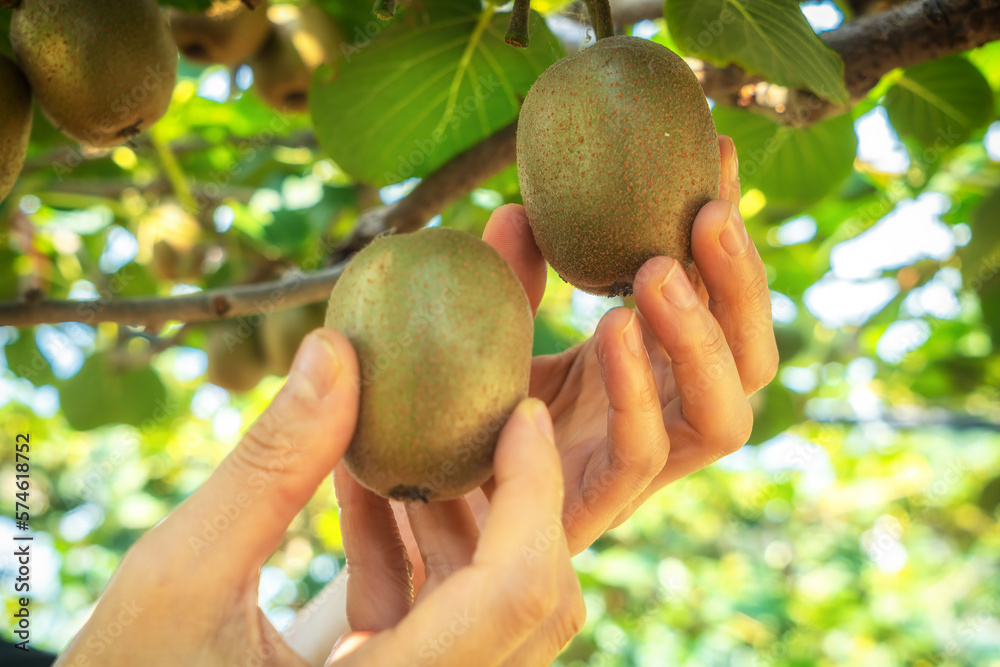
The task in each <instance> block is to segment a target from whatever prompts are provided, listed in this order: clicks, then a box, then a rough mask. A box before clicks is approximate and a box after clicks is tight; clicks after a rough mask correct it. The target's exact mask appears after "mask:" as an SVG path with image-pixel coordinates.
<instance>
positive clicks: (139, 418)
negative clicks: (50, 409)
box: [59, 353, 170, 431]
mask: <svg viewBox="0 0 1000 667" xmlns="http://www.w3.org/2000/svg"><path fill="white" fill-rule="evenodd" d="M166 397H167V391H166V388H165V387H164V386H163V382H161V381H160V377H159V376H158V375H157V374H156V373H155V372H154V371H153V370H152V369H151V368H148V367H143V368H131V369H125V370H118V369H117V368H115V365H114V364H113V363H112V361H111V359H110V357H109V356H108V355H107V354H105V353H98V354H94V355H93V356H91V357H90V358H88V359H87V360H86V361H85V362H83V367H82V368H81V369H80V372H79V373H77V374H76V375H74V376H73V377H71V378H69V379H68V380H66V381H64V382H61V383H59V401H60V405H61V406H62V413H63V415H65V417H66V421H68V422H69V425H70V426H71V427H72V428H74V429H76V430H78V431H88V430H90V429H94V428H98V427H100V426H104V425H105V424H116V423H121V424H131V425H132V426H139V425H141V424H143V422H145V421H147V420H150V419H163V418H166V417H168V416H170V415H168V414H167V413H166V412H165V408H166Z"/></svg>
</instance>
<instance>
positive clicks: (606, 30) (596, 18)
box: [586, 0, 615, 39]
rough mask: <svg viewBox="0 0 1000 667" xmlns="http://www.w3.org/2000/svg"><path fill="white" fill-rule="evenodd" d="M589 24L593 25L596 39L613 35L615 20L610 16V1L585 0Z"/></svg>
mask: <svg viewBox="0 0 1000 667" xmlns="http://www.w3.org/2000/svg"><path fill="white" fill-rule="evenodd" d="M586 5H587V13H588V14H590V25H592V26H594V34H595V35H596V37H597V39H605V38H607V37H614V36H615V22H614V19H613V18H612V17H611V3H609V2H608V0H586Z"/></svg>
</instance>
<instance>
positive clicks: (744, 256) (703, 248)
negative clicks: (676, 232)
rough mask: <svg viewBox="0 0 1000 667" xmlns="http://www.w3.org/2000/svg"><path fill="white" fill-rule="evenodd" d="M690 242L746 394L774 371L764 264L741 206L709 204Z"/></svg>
mask: <svg viewBox="0 0 1000 667" xmlns="http://www.w3.org/2000/svg"><path fill="white" fill-rule="evenodd" d="M691 245H692V249H693V251H694V257H695V261H696V262H697V264H698V267H699V269H700V271H701V274H702V279H703V280H704V281H705V285H706V287H707V288H708V292H709V294H710V295H711V296H712V305H711V310H712V314H713V315H715V319H716V320H718V322H719V325H720V326H721V327H722V332H723V334H724V335H725V337H726V340H727V341H728V342H729V348H730V349H731V350H732V353H733V358H734V359H735V360H736V367H737V368H738V369H739V373H740V380H741V382H742V385H743V390H744V393H745V394H746V395H748V396H749V395H750V394H753V393H754V392H755V391H757V390H758V389H760V388H761V387H763V386H764V385H766V384H767V383H768V382H770V381H771V380H772V379H773V378H774V374H775V372H777V369H778V347H777V344H776V343H775V340H774V328H773V326H772V323H771V293H770V291H769V289H768V286H767V274H766V272H765V271H764V263H763V262H762V261H761V259H760V255H758V254H757V249H756V248H754V246H753V243H752V242H751V241H750V237H749V235H748V234H747V230H746V227H745V226H744V224H743V219H742V217H741V216H740V212H739V209H738V208H737V207H736V206H735V205H733V204H730V203H729V202H725V201H714V202H711V203H710V204H707V205H706V206H705V207H704V208H702V210H701V212H700V213H698V217H697V218H696V219H695V223H694V229H693V231H692V243H691Z"/></svg>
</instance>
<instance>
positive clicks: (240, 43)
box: [167, 0, 273, 67]
mask: <svg viewBox="0 0 1000 667" xmlns="http://www.w3.org/2000/svg"><path fill="white" fill-rule="evenodd" d="M167 16H168V18H169V19H170V30H171V31H172V32H173V35H174V41H176V42H177V48H178V50H179V51H180V52H181V55H182V56H184V57H185V58H186V59H187V60H190V61H191V62H195V63H199V64H202V65H214V64H218V65H227V66H230V67H231V66H233V65H239V64H240V63H243V62H246V61H247V60H248V59H249V58H251V57H253V55H254V54H255V53H257V51H259V50H260V48H261V47H262V46H263V45H264V42H265V41H266V40H267V38H268V36H269V35H270V34H271V31H272V30H273V26H272V25H271V22H270V21H269V20H268V18H267V3H265V2H262V3H261V4H260V5H258V6H257V8H256V9H249V8H247V7H246V5H244V4H243V3H242V2H241V0H226V1H225V2H217V3H215V4H214V5H213V6H212V8H211V9H210V10H209V11H207V12H205V13H199V12H186V11H183V10H180V9H170V10H168V12H167Z"/></svg>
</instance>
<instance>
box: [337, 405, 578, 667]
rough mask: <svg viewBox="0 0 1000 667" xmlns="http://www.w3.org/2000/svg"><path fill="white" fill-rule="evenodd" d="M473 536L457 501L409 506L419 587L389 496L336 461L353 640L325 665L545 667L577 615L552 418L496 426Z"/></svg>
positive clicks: (523, 412)
mask: <svg viewBox="0 0 1000 667" xmlns="http://www.w3.org/2000/svg"><path fill="white" fill-rule="evenodd" d="M494 468H495V472H494V477H493V480H494V484H493V486H492V489H491V498H490V503H489V508H488V510H487V511H486V517H485V524H484V526H483V531H482V535H480V532H479V528H478V527H477V524H476V518H475V517H474V516H473V513H472V510H471V509H470V507H469V504H468V503H467V502H466V500H465V499H462V498H459V499H456V500H448V501H440V502H433V503H408V504H407V505H406V512H407V516H408V519H409V526H410V528H412V530H413V535H414V538H415V542H416V545H417V547H418V548H419V555H420V557H421V560H422V565H423V568H422V569H423V571H424V572H425V573H426V580H425V581H424V582H423V585H422V586H421V587H420V592H419V593H418V594H417V596H416V601H415V602H414V601H413V600H412V598H413V590H414V587H413V581H412V574H413V569H412V567H411V566H410V561H409V559H408V558H407V549H406V547H405V546H404V544H403V541H402V539H401V538H400V533H399V531H398V530H397V527H396V521H395V519H394V517H393V513H392V509H391V508H390V504H389V501H387V500H386V499H384V498H381V497H379V496H377V495H375V494H374V493H372V492H370V491H368V490H367V489H365V488H363V487H362V486H361V485H359V484H358V483H357V482H356V481H354V479H353V478H351V476H350V475H349V474H348V473H347V472H346V471H345V469H344V467H343V466H338V468H337V470H336V471H335V474H334V480H335V483H336V486H337V500H338V502H339V504H340V508H341V530H342V533H343V538H344V552H345V554H346V556H347V572H348V577H347V615H348V619H349V621H350V624H351V628H352V630H354V632H353V633H351V634H350V635H347V636H345V637H344V638H343V639H342V640H341V642H339V643H338V646H337V647H336V648H335V649H334V655H333V657H332V658H331V661H330V662H328V663H327V664H328V665H331V666H332V665H337V666H338V667H340V666H341V665H343V666H345V667H346V666H350V665H395V664H409V663H410V657H411V656H414V657H416V658H417V659H420V660H421V661H422V663H421V664H423V663H424V662H426V663H427V664H430V663H431V662H433V663H434V664H435V665H441V666H444V667H447V666H449V665H452V666H456V667H464V666H465V665H477V666H480V667H492V666H494V665H516V666H518V667H521V666H530V665H548V664H551V662H552V660H553V659H554V658H555V657H556V655H557V654H558V653H559V651H560V650H561V649H562V648H563V646H564V645H565V644H566V642H567V641H569V639H570V638H571V637H572V636H573V635H574V634H576V632H577V631H578V630H579V629H580V627H581V625H582V624H583V620H584V618H585V615H586V611H585V609H584V606H583V598H582V596H581V593H580V585H579V582H578V581H577V578H576V574H575V573H574V571H573V567H572V564H571V562H570V559H569V550H568V546H567V543H566V536H565V534H564V532H563V527H562V505H563V480H562V470H561V466H560V460H559V455H558V453H557V452H556V449H555V445H554V442H553V434H552V422H551V418H550V417H549V414H548V410H546V408H545V405H544V404H543V403H542V402H541V401H537V400H532V399H529V400H526V401H523V402H522V403H521V404H520V405H519V406H518V408H517V409H516V410H515V411H514V413H513V415H512V416H511V418H510V419H509V420H508V422H507V424H506V425H505V426H504V428H503V431H501V434H500V437H499V440H498V442H497V448H496V454H495V458H494Z"/></svg>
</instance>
